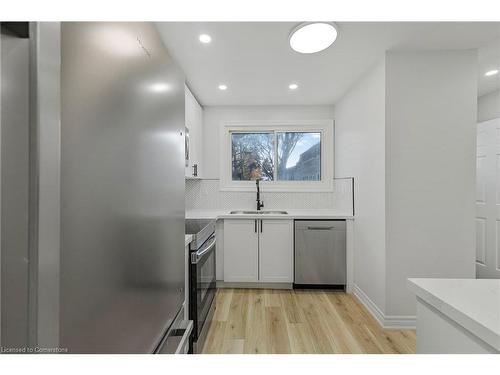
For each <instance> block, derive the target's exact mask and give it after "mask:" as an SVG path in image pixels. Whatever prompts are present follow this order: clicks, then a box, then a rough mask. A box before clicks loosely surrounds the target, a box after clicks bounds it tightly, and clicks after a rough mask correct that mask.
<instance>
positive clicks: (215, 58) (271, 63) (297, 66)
mask: <svg viewBox="0 0 500 375" xmlns="http://www.w3.org/2000/svg"><path fill="white" fill-rule="evenodd" d="M297 24H298V23H290V22H164V23H158V28H159V31H160V33H161V35H162V37H163V39H164V41H165V44H166V46H167V48H168V49H169V51H170V53H171V54H172V55H173V56H174V57H175V58H176V59H177V61H178V62H179V63H180V65H181V66H182V68H183V69H184V72H185V74H186V77H187V81H188V84H189V86H190V87H191V89H192V90H193V92H194V94H195V95H196V97H197V98H198V100H199V101H200V102H201V104H202V105H297V104H303V105H321V104H333V103H335V102H336V101H337V100H338V99H339V98H340V97H341V96H342V95H343V94H344V93H345V92H346V91H347V90H348V89H349V88H350V87H351V86H352V85H353V84H354V83H355V82H356V81H357V80H358V79H359V78H360V76H362V74H363V73H364V72H366V71H367V70H368V69H369V68H370V67H371V66H373V65H374V64H375V63H376V62H377V61H378V60H379V59H380V58H381V57H382V56H383V53H384V51H386V50H405V49H469V48H478V49H479V67H478V77H479V80H478V84H479V87H478V93H479V94H480V95H482V94H484V93H487V92H490V91H493V90H495V89H498V88H499V87H500V74H498V75H497V76H494V77H489V78H486V77H484V76H483V75H484V71H485V70H489V69H490V67H496V68H500V23H498V22H497V23H494V22H489V23H477V22H468V23H465V22H463V23H444V22H440V23H431V22H412V23H409V22H407V23H403V22H341V23H338V26H339V37H338V39H337V41H336V42H335V43H334V44H333V45H332V46H331V47H330V48H328V49H327V50H325V51H322V52H320V53H316V54H312V55H302V54H298V53H296V52H294V51H293V50H292V49H291V48H290V47H289V44H288V35H289V32H290V30H291V29H292V28H293V27H294V26H296V25H297ZM202 33H206V34H209V35H211V36H212V42H211V43H210V44H202V43H200V42H199V40H198V36H199V35H200V34H202ZM292 82H293V83H298V84H299V88H298V89H297V90H295V91H290V90H289V89H288V85H289V84H290V83H292ZM220 83H224V84H227V86H228V89H227V90H226V91H220V90H218V88H217V87H218V85H219V84H220Z"/></svg>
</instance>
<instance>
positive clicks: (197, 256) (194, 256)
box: [191, 235, 216, 264]
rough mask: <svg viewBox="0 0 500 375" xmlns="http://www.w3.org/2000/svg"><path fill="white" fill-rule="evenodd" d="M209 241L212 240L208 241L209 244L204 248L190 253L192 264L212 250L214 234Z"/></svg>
mask: <svg viewBox="0 0 500 375" xmlns="http://www.w3.org/2000/svg"><path fill="white" fill-rule="evenodd" d="M211 241H212V242H211V243H210V245H208V246H207V247H206V248H204V249H202V250H200V251H197V252H196V253H193V254H191V263H192V264H197V263H198V262H199V261H200V260H201V258H203V257H204V256H205V255H206V254H207V253H209V252H210V251H212V249H213V248H214V247H215V243H216V239H215V235H212V237H211Z"/></svg>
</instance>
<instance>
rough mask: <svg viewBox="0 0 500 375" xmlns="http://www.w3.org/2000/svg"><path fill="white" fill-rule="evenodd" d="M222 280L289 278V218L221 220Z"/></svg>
mask: <svg viewBox="0 0 500 375" xmlns="http://www.w3.org/2000/svg"><path fill="white" fill-rule="evenodd" d="M224 281H225V282H266V283H291V282H293V220H273V219H269V220H261V219H257V220H254V219H249V220H246V219H243V220H242V219H228V220H224Z"/></svg>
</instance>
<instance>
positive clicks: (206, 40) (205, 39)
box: [198, 34, 212, 44]
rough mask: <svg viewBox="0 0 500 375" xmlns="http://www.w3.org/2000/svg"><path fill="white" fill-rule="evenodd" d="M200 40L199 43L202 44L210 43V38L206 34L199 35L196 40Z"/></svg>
mask: <svg viewBox="0 0 500 375" xmlns="http://www.w3.org/2000/svg"><path fill="white" fill-rule="evenodd" d="M198 39H199V40H200V42H202V43H205V44H207V43H210V42H211V41H212V37H211V36H210V35H208V34H201V35H200V36H199V38H198Z"/></svg>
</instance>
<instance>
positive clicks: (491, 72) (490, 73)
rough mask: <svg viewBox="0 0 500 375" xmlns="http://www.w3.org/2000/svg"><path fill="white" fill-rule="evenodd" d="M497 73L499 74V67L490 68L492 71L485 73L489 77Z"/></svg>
mask: <svg viewBox="0 0 500 375" xmlns="http://www.w3.org/2000/svg"><path fill="white" fill-rule="evenodd" d="M495 74H498V69H493V70H490V71H488V72H486V73H484V75H485V76H486V77H489V76H494V75H495Z"/></svg>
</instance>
